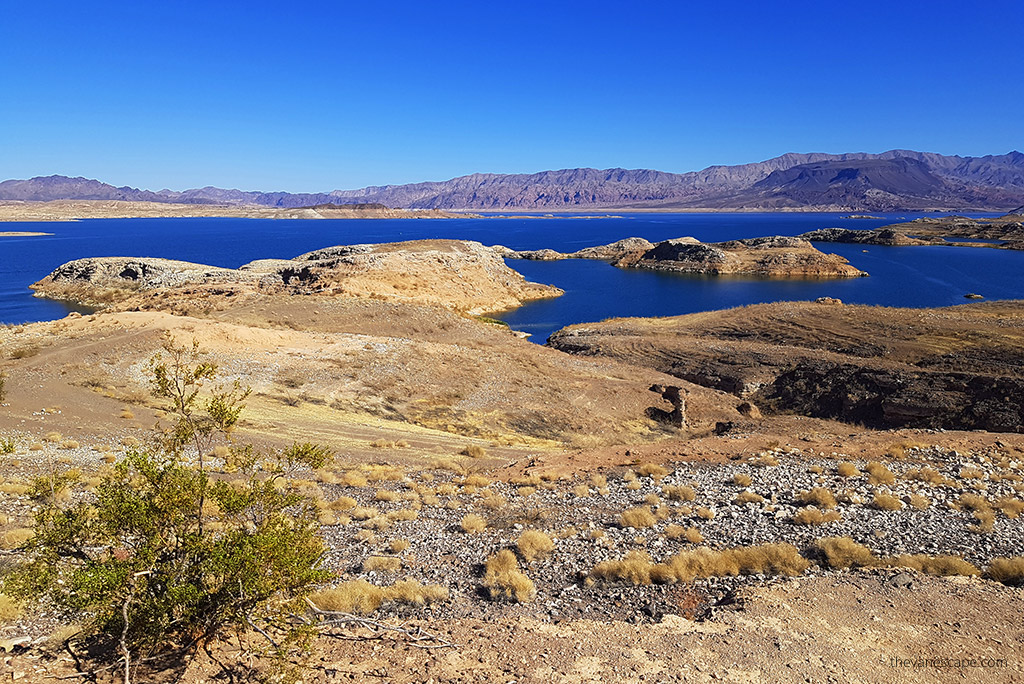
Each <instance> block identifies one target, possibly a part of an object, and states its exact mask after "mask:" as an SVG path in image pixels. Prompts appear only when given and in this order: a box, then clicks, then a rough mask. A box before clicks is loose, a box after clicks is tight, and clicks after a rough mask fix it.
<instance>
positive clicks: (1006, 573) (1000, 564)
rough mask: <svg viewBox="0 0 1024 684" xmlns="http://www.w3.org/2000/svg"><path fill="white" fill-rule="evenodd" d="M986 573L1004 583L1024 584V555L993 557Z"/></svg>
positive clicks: (990, 577)
mask: <svg viewBox="0 0 1024 684" xmlns="http://www.w3.org/2000/svg"><path fill="white" fill-rule="evenodd" d="M985 575H986V576H987V577H988V578H989V579H993V580H995V581H996V582H1002V583H1003V584H1012V585H1021V584H1024V556H1017V557H1015V558H993V559H992V562H991V563H990V564H989V566H988V571H986V573H985Z"/></svg>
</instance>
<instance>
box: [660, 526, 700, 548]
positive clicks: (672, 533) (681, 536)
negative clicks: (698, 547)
mask: <svg viewBox="0 0 1024 684" xmlns="http://www.w3.org/2000/svg"><path fill="white" fill-rule="evenodd" d="M665 536H666V537H668V538H669V539H672V540H676V541H680V540H682V541H688V542H690V543H691V544H700V543H701V542H703V541H704V535H702V534H701V533H700V530H698V529H697V528H696V527H683V526H682V525H669V526H668V527H666V528H665Z"/></svg>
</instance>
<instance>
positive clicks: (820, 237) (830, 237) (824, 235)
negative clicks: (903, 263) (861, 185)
mask: <svg viewBox="0 0 1024 684" xmlns="http://www.w3.org/2000/svg"><path fill="white" fill-rule="evenodd" d="M800 238H801V239H804V240H808V241H810V242H842V243H847V244H857V245H885V246H887V247H904V246H911V245H927V244H930V241H928V240H920V239H917V238H912V237H908V236H907V235H906V234H904V233H902V232H899V231H897V230H894V229H892V228H889V227H885V228H876V229H874V230H853V229H850V228H821V229H820V230H812V231H810V232H808V233H803V234H802V235H800Z"/></svg>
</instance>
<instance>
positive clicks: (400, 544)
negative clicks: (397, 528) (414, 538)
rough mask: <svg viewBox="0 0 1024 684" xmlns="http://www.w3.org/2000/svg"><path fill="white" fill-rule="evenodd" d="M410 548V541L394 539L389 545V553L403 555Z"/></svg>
mask: <svg viewBox="0 0 1024 684" xmlns="http://www.w3.org/2000/svg"><path fill="white" fill-rule="evenodd" d="M408 548H409V540H408V539H392V540H391V542H390V543H389V544H388V551H389V552H391V553H402V552H403V551H405V550H406V549H408Z"/></svg>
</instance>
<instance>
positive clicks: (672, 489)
mask: <svg viewBox="0 0 1024 684" xmlns="http://www.w3.org/2000/svg"><path fill="white" fill-rule="evenodd" d="M661 493H662V494H664V495H665V496H666V497H668V498H669V499H670V500H671V501H693V500H694V499H696V498H697V493H696V492H695V491H693V487H688V486H676V485H668V486H667V487H662V489H661Z"/></svg>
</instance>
